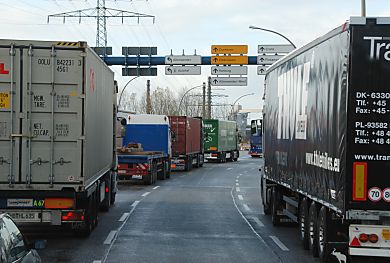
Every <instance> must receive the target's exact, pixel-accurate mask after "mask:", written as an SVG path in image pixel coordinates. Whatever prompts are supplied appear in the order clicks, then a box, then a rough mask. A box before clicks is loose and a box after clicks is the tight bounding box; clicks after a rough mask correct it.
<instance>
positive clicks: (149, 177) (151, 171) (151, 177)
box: [143, 166, 153, 185]
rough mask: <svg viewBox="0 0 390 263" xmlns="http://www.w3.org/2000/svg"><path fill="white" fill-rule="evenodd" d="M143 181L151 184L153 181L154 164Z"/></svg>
mask: <svg viewBox="0 0 390 263" xmlns="http://www.w3.org/2000/svg"><path fill="white" fill-rule="evenodd" d="M143 181H144V183H145V184H146V185H151V184H152V183H153V166H152V167H151V169H150V171H148V174H147V175H146V176H144V178H143Z"/></svg>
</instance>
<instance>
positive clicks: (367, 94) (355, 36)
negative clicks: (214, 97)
mask: <svg viewBox="0 0 390 263" xmlns="http://www.w3.org/2000/svg"><path fill="white" fill-rule="evenodd" d="M389 30H390V20H389V19H388V18H366V17H356V18H354V17H352V18H351V19H350V21H349V22H348V23H345V24H344V25H342V26H340V27H338V28H336V29H334V30H333V31H331V32H329V33H328V34H326V35H324V36H323V37H320V38H318V39H316V40H315V41H313V42H311V43H309V44H308V45H306V46H304V47H302V48H300V49H297V50H295V51H293V52H291V53H290V54H289V55H287V56H286V57H284V58H283V59H281V60H279V61H278V62H276V63H275V64H273V65H272V66H271V67H270V68H269V69H268V70H267V74H266V84H265V94H264V97H265V101H264V116H263V121H264V122H263V123H264V129H263V138H264V167H263V168H262V169H261V171H262V180H261V189H262V197H263V198H262V199H263V205H264V211H265V213H266V214H271V217H272V222H273V224H274V225H280V224H281V223H283V222H284V221H286V220H288V221H291V220H292V221H295V222H297V223H298V226H299V230H300V235H299V236H300V239H301V241H302V245H303V247H304V248H305V249H310V251H311V253H312V254H313V255H314V256H316V257H319V258H320V261H321V262H337V263H341V262H342V263H346V262H355V261H359V262H368V261H369V260H371V259H373V258H376V260H377V261H376V262H389V258H390V209H389V208H390V207H389V202H390V179H389V178H390V177H388V175H387V172H388V171H389V160H390V155H389V153H390V139H389V138H390V122H389V112H390V110H389V105H390V88H389V87H390V86H389V83H390V74H389V72H390V62H389V60H390V58H389V46H390V40H389ZM370 262H371V261H370Z"/></svg>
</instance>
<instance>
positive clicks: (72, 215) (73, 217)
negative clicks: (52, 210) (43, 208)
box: [61, 211, 84, 221]
mask: <svg viewBox="0 0 390 263" xmlns="http://www.w3.org/2000/svg"><path fill="white" fill-rule="evenodd" d="M61 221H84V213H83V212H81V211H66V212H62V215H61Z"/></svg>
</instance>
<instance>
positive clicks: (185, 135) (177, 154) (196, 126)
mask: <svg viewBox="0 0 390 263" xmlns="http://www.w3.org/2000/svg"><path fill="white" fill-rule="evenodd" d="M169 122H170V124H171V132H172V133H173V134H174V136H173V140H172V162H171V168H172V170H173V171H175V170H176V171H180V170H185V171H189V170H191V169H192V167H201V166H203V160H204V153H203V127H202V126H203V125H202V119H201V118H192V117H187V116H169Z"/></svg>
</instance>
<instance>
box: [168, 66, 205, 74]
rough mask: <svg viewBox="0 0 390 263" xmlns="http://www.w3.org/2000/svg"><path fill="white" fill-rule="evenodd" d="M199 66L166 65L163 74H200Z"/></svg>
mask: <svg viewBox="0 0 390 263" xmlns="http://www.w3.org/2000/svg"><path fill="white" fill-rule="evenodd" d="M200 69H201V67H199V66H166V67H165V75H200V74H201V70H200Z"/></svg>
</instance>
